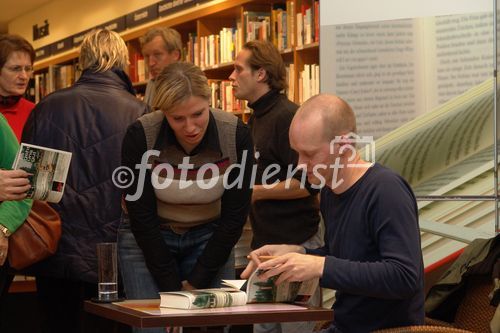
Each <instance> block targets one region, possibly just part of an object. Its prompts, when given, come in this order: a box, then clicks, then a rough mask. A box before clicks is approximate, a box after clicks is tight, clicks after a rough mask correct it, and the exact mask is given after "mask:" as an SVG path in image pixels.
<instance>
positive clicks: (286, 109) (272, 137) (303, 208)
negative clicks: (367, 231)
mask: <svg viewBox="0 0 500 333" xmlns="http://www.w3.org/2000/svg"><path fill="white" fill-rule="evenodd" d="M248 106H249V107H251V108H252V109H253V113H252V116H251V117H250V120H249V122H248V124H249V126H250V129H251V132H252V137H253V141H254V144H255V151H256V153H258V154H259V157H258V160H257V172H256V180H255V183H256V184H259V185H260V184H262V179H263V176H264V175H269V174H272V176H271V177H267V178H268V179H267V180H266V183H267V184H272V183H274V182H276V181H285V180H286V179H287V178H288V172H287V171H288V168H289V166H291V167H292V168H295V167H296V165H297V154H296V153H295V152H294V151H293V150H292V149H291V147H290V142H289V140H288V130H289V128H290V123H291V122H292V118H293V116H294V114H295V112H296V111H297V109H298V105H296V104H295V103H292V102H291V101H289V100H288V98H287V97H286V96H285V95H283V94H280V93H279V91H277V90H271V91H269V92H267V93H266V94H264V95H262V96H261V97H260V98H259V99H258V100H257V101H255V102H254V103H251V104H249V105H248ZM271 165H279V168H280V170H279V172H278V173H277V174H273V173H272V172H269V171H267V170H272V171H274V170H275V169H274V168H273V169H269V168H270V166H271ZM293 177H294V178H297V179H298V180H299V181H300V178H301V174H300V173H296V174H295V175H294V176H293ZM306 188H307V190H308V191H309V192H310V193H311V195H310V196H307V197H305V198H300V199H290V200H259V201H256V202H255V203H254V204H253V205H252V208H251V212H250V217H251V221H252V228H253V232H254V237H253V240H252V248H258V247H260V246H262V245H265V244H302V243H303V242H305V241H306V240H308V239H309V238H311V237H312V236H313V235H314V234H315V233H316V232H317V230H318V223H319V214H318V210H319V207H318V201H317V198H316V194H317V191H315V190H312V189H311V188H310V186H309V184H308V183H307V184H306Z"/></svg>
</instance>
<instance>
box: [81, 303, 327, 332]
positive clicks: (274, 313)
mask: <svg viewBox="0 0 500 333" xmlns="http://www.w3.org/2000/svg"><path fill="white" fill-rule="evenodd" d="M85 311H87V312H90V313H93V314H95V315H98V316H101V317H104V318H108V319H111V320H114V321H117V322H120V323H124V324H127V325H130V326H134V327H167V326H184V327H190V326H220V325H246V324H254V323H266V322H294V321H322V320H333V311H332V310H330V309H323V308H307V307H302V306H296V305H291V304H281V303H277V304H247V305H244V306H241V307H228V308H218V309H204V310H177V309H165V308H160V307H159V300H129V301H125V302H121V303H108V304H100V303H93V302H91V301H86V302H85Z"/></svg>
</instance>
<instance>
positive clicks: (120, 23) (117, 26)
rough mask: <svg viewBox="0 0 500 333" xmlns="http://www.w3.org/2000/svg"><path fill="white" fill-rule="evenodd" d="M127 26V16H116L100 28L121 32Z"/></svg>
mask: <svg viewBox="0 0 500 333" xmlns="http://www.w3.org/2000/svg"><path fill="white" fill-rule="evenodd" d="M125 27H126V16H125V15H124V16H120V17H118V18H115V19H114V20H112V21H109V22H106V23H104V24H103V25H100V26H99V28H102V29H108V30H113V31H116V32H121V31H123V30H125Z"/></svg>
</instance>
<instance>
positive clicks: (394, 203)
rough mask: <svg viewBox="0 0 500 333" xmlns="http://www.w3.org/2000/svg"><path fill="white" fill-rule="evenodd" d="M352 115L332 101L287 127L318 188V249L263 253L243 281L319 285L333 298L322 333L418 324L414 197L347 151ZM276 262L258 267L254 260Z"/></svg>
mask: <svg viewBox="0 0 500 333" xmlns="http://www.w3.org/2000/svg"><path fill="white" fill-rule="evenodd" d="M355 132H356V120H355V116H354V113H353V111H352V109H351V107H350V106H349V105H348V104H347V103H346V102H345V101H343V100H342V99H341V98H339V97H336V96H333V95H317V96H315V97H313V98H311V99H309V100H308V101H306V102H305V103H304V104H303V105H302V106H301V108H300V109H299V110H298V112H297V113H296V115H295V117H294V119H293V120H292V124H291V126H290V133H289V135H290V143H291V146H292V148H293V149H295V150H296V151H297V153H298V154H299V165H303V167H304V168H305V171H306V172H307V177H308V180H309V182H310V183H311V184H313V185H314V186H317V187H322V190H321V201H320V209H321V213H322V214H323V217H324V219H325V227H326V232H325V246H324V247H321V248H318V249H306V248H304V247H302V246H299V245H266V246H263V247H261V248H259V249H257V250H255V251H253V252H252V253H251V254H250V255H251V258H252V261H251V262H250V263H249V265H248V266H247V268H246V270H245V271H244V272H243V273H242V277H247V276H249V275H250V274H251V272H252V271H253V270H254V269H255V268H256V266H258V267H259V268H260V269H263V270H266V272H265V273H264V274H262V276H261V277H262V278H263V279H266V278H269V277H271V276H275V275H280V276H279V278H278V279H277V281H276V283H277V284H279V283H281V282H282V281H305V280H309V279H312V278H320V284H321V285H322V286H323V287H326V288H331V289H335V290H337V294H336V301H335V303H334V305H333V310H334V311H333V317H334V319H333V323H332V325H331V326H330V327H329V328H328V329H327V330H326V331H325V332H356V333H360V332H371V331H373V330H376V329H381V328H388V327H397V326H407V325H419V324H423V323H424V283H423V260H422V251H421V247H420V232H419V228H418V211H417V204H416V200H415V196H414V194H413V192H412V190H411V188H410V186H409V185H408V183H407V182H406V181H405V180H404V179H403V178H402V177H401V176H399V175H398V174H396V173H395V172H393V171H391V170H389V169H387V168H385V167H383V166H382V165H380V164H378V163H368V162H366V161H364V160H362V159H361V157H360V155H359V153H358V152H357V151H356V149H355V148H354V146H355V140H356V136H355V135H353V134H354V133H355ZM262 255H272V256H277V257H276V258H274V259H272V260H269V261H266V262H262V263H261V262H260V260H259V256H262Z"/></svg>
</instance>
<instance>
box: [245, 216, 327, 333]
mask: <svg viewBox="0 0 500 333" xmlns="http://www.w3.org/2000/svg"><path fill="white" fill-rule="evenodd" d="M321 223H323V222H321ZM323 233H324V231H323V226H322V224H320V227H319V228H318V232H317V233H316V234H315V235H314V236H312V237H311V238H309V239H308V240H306V241H305V242H304V243H302V244H300V245H302V246H304V247H307V248H311V249H315V248H318V247H321V246H323V244H324V241H323ZM320 300H321V288H320V287H319V286H318V289H316V291H315V293H314V294H313V296H312V297H311V298H310V299H309V302H307V303H308V305H311V306H320V305H321V304H320ZM314 326H316V322H314V321H300V322H289V323H261V324H254V325H253V333H309V332H312V331H313V329H314ZM322 333H327V332H323V331H322Z"/></svg>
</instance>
